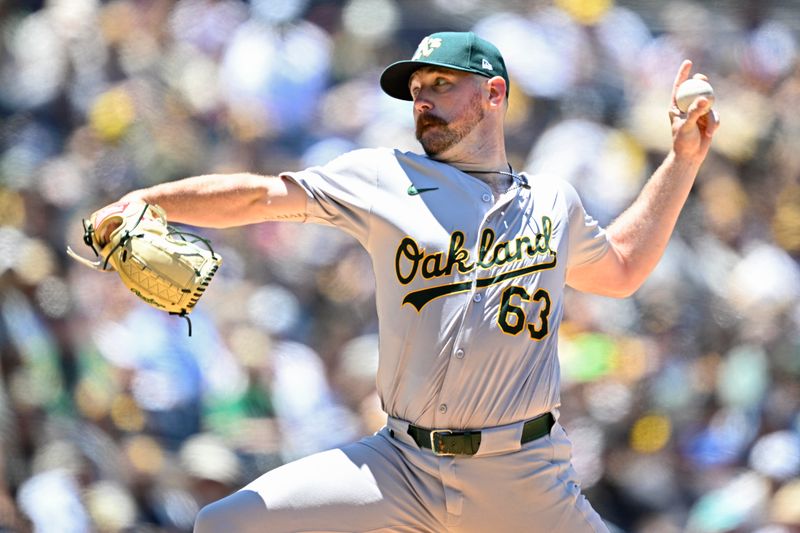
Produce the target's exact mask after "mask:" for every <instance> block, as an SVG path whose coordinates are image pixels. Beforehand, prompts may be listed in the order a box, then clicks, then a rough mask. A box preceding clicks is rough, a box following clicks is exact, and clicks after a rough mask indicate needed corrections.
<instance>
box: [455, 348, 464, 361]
mask: <svg viewBox="0 0 800 533" xmlns="http://www.w3.org/2000/svg"><path fill="white" fill-rule="evenodd" d="M456 357H457V358H458V359H463V358H464V350H462V349H461V348H459V349H458V350H456Z"/></svg>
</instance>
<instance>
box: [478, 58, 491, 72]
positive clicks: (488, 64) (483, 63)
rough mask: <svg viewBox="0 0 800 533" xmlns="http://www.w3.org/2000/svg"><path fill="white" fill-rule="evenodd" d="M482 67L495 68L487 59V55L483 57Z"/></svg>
mask: <svg viewBox="0 0 800 533" xmlns="http://www.w3.org/2000/svg"><path fill="white" fill-rule="evenodd" d="M481 68H485V69H486V70H494V69H493V68H492V64H491V63H489V62H488V61H486V58H485V57H484V58H483V61H481Z"/></svg>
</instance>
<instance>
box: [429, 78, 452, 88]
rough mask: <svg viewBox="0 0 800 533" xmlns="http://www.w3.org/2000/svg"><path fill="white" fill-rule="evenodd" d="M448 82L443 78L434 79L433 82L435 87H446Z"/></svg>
mask: <svg viewBox="0 0 800 533" xmlns="http://www.w3.org/2000/svg"><path fill="white" fill-rule="evenodd" d="M449 83H450V82H449V81H447V80H446V79H444V78H436V79H435V80H434V82H433V84H434V85H436V86H442V85H448V84H449Z"/></svg>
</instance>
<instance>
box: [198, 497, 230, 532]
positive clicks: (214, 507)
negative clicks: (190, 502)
mask: <svg viewBox="0 0 800 533" xmlns="http://www.w3.org/2000/svg"><path fill="white" fill-rule="evenodd" d="M221 503H222V502H221V501H219V502H214V503H211V504H209V505H206V506H205V507H203V508H202V509H200V512H199V513H197V516H196V517H195V519H194V533H215V532H218V531H223V528H224V527H225V519H224V516H223V515H224V514H225V512H224V509H221V508H220V504H221Z"/></svg>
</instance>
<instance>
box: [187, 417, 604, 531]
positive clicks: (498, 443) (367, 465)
mask: <svg viewBox="0 0 800 533" xmlns="http://www.w3.org/2000/svg"><path fill="white" fill-rule="evenodd" d="M406 429H407V423H405V422H402V421H400V420H397V419H393V418H389V421H388V423H387V426H386V427H384V428H383V429H382V430H381V431H379V432H378V433H376V434H375V435H372V436H369V437H366V438H364V439H361V440H360V441H358V442H356V443H353V444H350V445H348V446H344V447H342V448H337V449H333V450H329V451H325V452H321V453H317V454H314V455H311V456H309V457H305V458H303V459H300V460H298V461H294V462H292V463H289V464H286V465H283V466H281V467H279V468H276V469H275V470H272V471H270V472H267V473H266V474H264V475H262V476H261V477H259V478H258V479H256V480H255V481H253V482H252V483H250V484H249V485H247V486H245V487H244V488H242V489H241V490H239V491H237V492H235V493H233V494H232V495H230V496H228V497H226V498H224V499H222V500H220V501H217V502H215V503H212V504H210V505H208V506H207V507H205V508H203V509H202V510H201V511H200V513H199V514H198V516H197V520H196V523H195V529H194V531H195V533H210V532H214V533H234V532H237V533H238V532H242V533H249V532H253V533H255V532H259V533H263V532H295V533H296V532H312V531H314V532H379V531H380V532H412V531H413V532H430V533H440V532H454V533H455V532H458V533H486V532H489V531H491V532H493V533H505V532H507V533H516V532H548V533H549V532H568V533H580V532H607V531H608V529H607V528H606V526H605V525H604V523H603V521H602V520H601V519H600V516H599V515H598V514H597V513H596V512H595V511H594V509H592V507H591V505H590V504H589V502H588V501H587V500H586V499H585V498H584V496H583V495H582V494H581V492H580V488H579V486H578V484H577V481H576V474H575V471H574V470H573V469H572V466H571V464H570V450H571V444H570V442H569V440H568V438H567V435H566V433H565V432H564V430H563V428H562V427H561V426H560V425H559V424H558V423H556V424H555V425H554V426H553V428H552V430H551V431H550V434H549V435H546V436H544V437H541V438H539V439H537V440H534V441H532V442H528V443H526V444H524V445H520V435H521V432H522V424H521V423H520V424H512V425H510V426H503V427H501V428H493V429H492V430H489V431H484V432H483V433H482V440H481V445H480V449H479V451H478V453H477V454H476V455H474V456H471V457H470V456H456V457H452V456H450V457H445V456H436V455H434V454H433V453H432V452H431V451H430V450H422V449H420V448H419V447H418V446H417V445H416V444H415V443H414V441H413V440H412V439H411V437H410V436H408V435H407V434H406ZM390 432H392V433H390ZM391 435H393V436H391Z"/></svg>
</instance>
